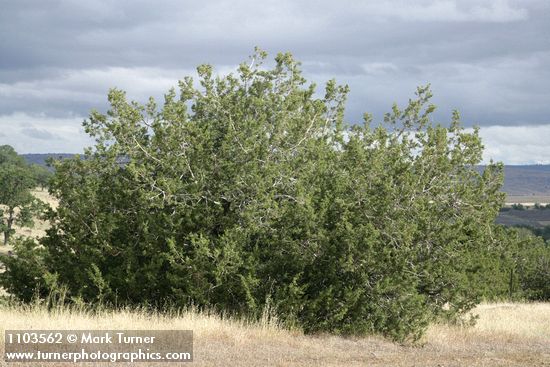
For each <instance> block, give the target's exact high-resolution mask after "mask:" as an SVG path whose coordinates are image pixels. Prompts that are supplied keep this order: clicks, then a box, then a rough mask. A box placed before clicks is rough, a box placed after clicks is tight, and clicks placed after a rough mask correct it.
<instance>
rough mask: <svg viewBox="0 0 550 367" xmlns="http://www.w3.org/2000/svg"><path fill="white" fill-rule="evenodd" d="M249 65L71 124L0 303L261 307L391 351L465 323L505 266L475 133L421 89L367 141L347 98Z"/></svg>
mask: <svg viewBox="0 0 550 367" xmlns="http://www.w3.org/2000/svg"><path fill="white" fill-rule="evenodd" d="M265 56H266V55H265V54H264V53H263V52H258V53H257V54H256V55H254V57H253V58H252V59H251V60H250V62H249V63H246V64H242V65H240V67H239V68H238V71H237V73H236V74H230V75H227V76H223V77H222V76H215V75H214V71H213V69H212V67H210V66H208V65H203V66H200V67H199V68H198V74H199V85H200V86H199V87H196V86H195V85H196V84H195V83H194V82H193V80H192V79H191V78H190V77H187V78H185V79H184V80H182V81H180V83H179V93H176V91H175V90H170V91H169V92H168V93H167V94H166V95H165V98H164V102H163V103H162V105H161V107H160V108H159V107H158V106H157V103H156V102H155V101H154V100H153V99H150V101H149V102H148V103H147V104H146V105H140V104H138V103H136V102H130V101H127V99H126V96H125V93H124V92H122V91H120V90H116V89H114V90H111V91H110V93H109V96H108V99H109V102H110V105H111V108H110V110H109V111H108V113H107V114H101V113H99V112H97V111H94V112H92V114H91V115H90V118H89V120H88V121H86V122H85V124H84V127H85V129H86V131H87V133H88V134H90V136H92V137H93V138H95V141H96V143H95V146H94V147H92V148H90V149H88V150H87V151H86V152H85V156H84V158H81V157H75V158H73V159H66V160H63V161H61V162H57V163H56V164H55V166H56V167H55V168H56V173H55V177H54V178H53V180H52V182H51V192H52V194H53V195H54V196H56V197H57V199H58V200H59V207H58V209H57V211H56V212H55V213H53V212H52V213H51V215H52V217H51V219H52V227H51V229H50V230H49V231H48V235H47V237H45V238H43V239H42V240H41V244H42V245H43V247H36V246H34V247H33V246H31V245H29V244H27V245H26V246H25V247H24V251H22V252H21V255H19V256H18V258H17V259H14V260H13V262H12V263H10V264H8V265H7V271H6V273H5V274H4V275H3V276H2V278H1V281H2V282H3V284H4V285H5V286H6V287H7V288H9V289H10V292H12V293H13V294H15V295H18V296H19V297H20V298H21V299H25V297H26V295H28V288H29V287H32V286H33V285H34V287H38V288H39V293H42V294H47V292H48V289H53V288H56V287H66V289H67V291H68V295H69V296H70V297H75V298H78V299H80V300H84V301H88V302H98V301H101V302H102V303H103V304H109V303H111V304H115V303H116V304H119V305H120V304H133V305H135V304H145V305H147V306H149V307H158V308H161V307H162V306H163V305H165V304H167V303H169V304H172V305H176V306H178V305H179V306H184V305H188V304H190V303H193V304H195V305H198V306H207V307H210V308H217V309H221V310H225V311H228V312H234V313H243V314H247V315H252V316H258V317H259V316H260V315H261V313H262V311H263V310H264V308H265V307H266V306H269V307H271V308H273V309H275V310H276V312H277V313H278V315H279V317H280V318H281V319H283V320H284V321H286V322H288V323H293V324H295V325H298V326H300V327H302V328H303V329H304V330H305V331H307V332H317V331H330V332H336V333H345V334H364V333H373V332H376V333H382V334H384V335H388V336H390V337H392V338H395V339H398V340H403V339H405V338H408V337H412V338H417V337H418V336H419V335H420V334H421V333H422V331H423V330H424V329H425V327H426V326H427V325H428V323H429V322H431V321H434V320H438V319H441V318H446V319H449V320H457V318H458V317H459V316H460V315H462V314H464V313H465V312H466V311H468V310H470V309H471V308H472V307H474V305H475V304H476V303H477V302H479V300H480V299H481V297H482V296H483V293H482V292H483V289H484V288H483V287H480V284H485V283H486V282H487V281H488V280H487V277H488V274H491V272H492V271H493V270H494V269H495V268H496V267H498V266H499V262H498V261H494V259H495V254H500V253H503V254H507V253H508V249H507V247H506V246H507V245H508V242H505V241H501V239H502V238H501V237H500V236H499V235H497V234H498V231H497V229H496V227H495V225H494V219H495V216H496V215H497V213H498V210H499V208H500V206H501V204H502V201H503V194H502V193H500V191H499V189H500V187H501V184H502V166H501V165H495V164H490V165H488V166H487V167H486V169H485V170H484V172H482V173H479V172H478V170H477V168H476V165H477V164H478V163H479V162H480V161H481V156H482V150H483V146H482V144H481V140H480V138H479V135H478V131H477V130H474V131H473V132H467V131H465V130H464V129H463V128H462V127H461V124H460V118H459V115H458V113H455V114H454V116H453V119H452V123H451V125H450V127H448V128H446V127H443V126H440V125H437V124H434V123H433V122H432V121H431V117H430V116H431V113H432V112H433V111H434V109H435V107H434V106H433V105H431V104H430V103H429V100H430V97H431V93H430V90H429V88H427V87H425V88H419V89H418V91H417V96H416V98H415V99H414V100H411V101H410V102H409V104H408V105H407V106H406V107H405V108H404V109H400V108H398V107H397V106H394V108H393V110H392V112H391V113H389V114H387V115H386V116H385V119H384V123H383V124H380V125H377V126H374V127H373V126H371V118H370V117H369V116H368V115H366V116H365V121H364V124H363V125H355V126H352V127H350V126H347V125H346V124H345V123H344V121H343V118H344V104H345V99H346V94H347V92H348V88H347V87H345V86H338V85H337V84H336V83H335V82H334V81H330V82H328V83H327V85H326V87H325V91H324V96H319V95H318V94H317V93H316V87H315V85H307V83H306V80H305V79H304V78H303V77H302V75H301V71H300V67H299V63H298V62H296V61H295V60H294V59H293V58H292V56H291V55H290V54H279V55H277V57H276V58H275V65H274V66H273V67H271V68H268V67H266V66H262V62H263V60H264V59H265ZM33 248H36V249H38V248H40V251H33V250H32V249H33ZM23 254H24V255H23ZM23 261H26V264H39V266H40V269H41V271H40V272H37V273H40V274H42V276H41V277H40V279H36V278H35V279H34V284H29V280H28V278H24V279H23V278H19V279H23V280H22V281H21V282H19V283H17V282H15V281H13V279H18V278H17V274H16V273H17V269H21V268H22V265H21V266H17V264H22V262H23ZM19 262H21V263H19ZM37 266H38V265H37ZM33 274H34V273H33ZM12 275H13V276H12ZM10 277H11V278H10ZM10 279H11V280H10ZM25 279H27V280H25Z"/></svg>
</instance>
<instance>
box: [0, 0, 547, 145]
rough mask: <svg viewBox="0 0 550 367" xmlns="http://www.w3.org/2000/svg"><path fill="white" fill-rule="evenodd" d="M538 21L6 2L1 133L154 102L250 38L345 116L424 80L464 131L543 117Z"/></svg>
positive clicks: (515, 7)
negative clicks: (119, 103)
mask: <svg viewBox="0 0 550 367" xmlns="http://www.w3.org/2000/svg"><path fill="white" fill-rule="evenodd" d="M549 16H550V3H549V2H548V1H546V0H460V1H458V0H418V1H414V2H411V1H407V0H392V1H390V0H381V1H368V2H367V1H365V2H358V1H352V0H343V1H338V2H334V1H328V0H322V1H313V0H308V1H301V2H293V1H275V0H268V1H262V2H256V1H251V0H236V1H232V2H225V1H221V0H220V1H208V2H194V1H179V0H163V1H158V2H150V1H145V0H133V1H129V0H122V1H117V2H112V1H108V0H95V1H87V2H82V1H77V0H55V1H48V2H34V1H30V0H22V1H17V2H15V1H14V2H5V4H3V5H2V12H0V54H1V55H2V58H0V128H3V127H2V126H1V124H2V121H7V120H5V119H4V120H3V119H2V118H1V116H4V117H9V116H14V115H17V114H26V115H30V116H44V117H45V118H43V119H42V121H43V122H42V123H43V124H46V123H47V124H49V125H48V126H43V128H44V129H48V131H50V130H49V129H50V127H51V126H57V124H59V123H58V122H56V121H58V120H59V121H68V120H71V119H73V118H74V116H86V115H87V114H88V112H89V111H90V110H91V109H92V108H97V109H100V110H103V109H105V108H106V107H107V106H106V92H107V90H108V89H109V88H110V87H115V86H116V87H120V88H122V89H125V90H127V91H128V94H129V96H130V97H132V98H136V99H138V100H141V101H144V100H145V99H146V98H147V97H148V96H149V95H153V96H155V97H161V96H162V94H163V93H164V92H165V91H166V89H167V88H169V87H170V86H173V85H176V82H177V79H180V78H182V77H183V76H185V75H188V74H192V73H193V70H194V67H195V66H196V65H198V64H200V63H204V62H208V63H211V64H214V65H215V66H216V67H218V68H219V69H220V70H221V71H222V72H227V71H228V70H231V68H232V67H234V66H235V65H237V64H238V63H240V62H241V61H243V60H245V59H246V56H247V55H248V54H250V53H251V52H252V49H253V47H254V46H255V45H258V46H260V47H263V48H265V49H266V50H267V51H269V52H270V53H271V54H273V53H275V52H278V51H291V52H293V53H294V54H295V56H296V57H297V58H298V59H299V60H301V61H302V62H303V67H304V72H305V74H306V76H307V77H308V78H309V79H311V80H313V81H315V82H317V83H318V84H322V83H324V82H325V81H326V80H327V79H331V78H336V79H337V81H339V82H340V83H346V84H349V85H350V87H351V94H350V96H349V99H348V101H349V103H348V113H347V118H348V120H350V121H359V120H360V118H361V116H362V114H363V112H365V111H368V112H372V113H374V115H375V117H376V118H381V117H382V114H383V113H384V112H386V111H388V109H389V108H390V106H391V104H392V103H393V102H394V101H396V102H398V103H406V101H407V100H408V98H409V97H411V96H412V95H413V92H414V90H415V89H416V86H418V85H421V84H426V83H428V82H430V83H431V84H432V88H433V90H434V94H435V97H434V102H435V103H436V104H437V105H438V106H439V109H438V112H437V113H436V115H435V118H436V119H437V120H440V121H442V122H445V121H448V119H449V116H450V113H451V110H452V109H454V108H457V109H459V110H460V111H461V112H462V115H463V117H464V121H465V123H466V124H467V125H468V126H471V125H473V124H477V125H481V126H492V125H500V126H527V125H533V126H535V125H544V124H549V123H550V119H549V118H548V116H550V105H549V104H548V101H549V100H550V83H549V82H550V69H548V67H547V66H546V65H548V64H550V37H548V36H547V35H548V34H550V23H549V22H548V21H547V20H548V19H549ZM548 138H549V139H550V136H549V137H548Z"/></svg>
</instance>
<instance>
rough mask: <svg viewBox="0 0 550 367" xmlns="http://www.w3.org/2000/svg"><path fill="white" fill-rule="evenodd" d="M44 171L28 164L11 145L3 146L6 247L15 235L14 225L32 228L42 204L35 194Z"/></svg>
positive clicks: (1, 219) (0, 167)
mask: <svg viewBox="0 0 550 367" xmlns="http://www.w3.org/2000/svg"><path fill="white" fill-rule="evenodd" d="M40 172H41V169H37V168H36V167H34V166H30V165H28V164H27V163H26V162H25V160H24V159H23V158H21V157H20V156H19V155H18V154H17V153H16V152H15V150H14V149H13V148H12V147H11V146H9V145H3V146H0V232H1V233H2V234H3V235H4V245H6V244H7V243H8V241H9V240H10V237H11V236H12V235H13V233H14V232H15V230H14V228H13V226H14V225H15V224H17V225H19V226H27V227H31V226H32V225H33V215H35V214H36V213H37V212H38V211H39V210H40V207H41V205H40V204H41V203H40V201H39V200H37V199H36V198H35V197H34V196H32V194H31V189H32V188H34V187H35V186H36V185H37V184H38V177H39V173H40Z"/></svg>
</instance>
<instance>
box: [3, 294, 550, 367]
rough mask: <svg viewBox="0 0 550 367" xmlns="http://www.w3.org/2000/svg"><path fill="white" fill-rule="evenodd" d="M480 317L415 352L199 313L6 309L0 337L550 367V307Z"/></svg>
mask: <svg viewBox="0 0 550 367" xmlns="http://www.w3.org/2000/svg"><path fill="white" fill-rule="evenodd" d="M475 312H476V313H477V314H479V316H480V318H479V320H478V323H477V325H476V326H475V327H471V328H460V327H451V326H446V325H434V326H432V327H430V329H429V330H428V332H427V334H426V336H425V337H424V339H423V340H422V341H421V343H420V344H418V345H414V346H413V345H409V346H403V345H398V344H395V343H392V342H389V341H387V340H385V339H383V338H380V337H375V336H372V337H366V338H342V337H337V336H328V335H319V336H305V335H303V334H301V333H299V332H297V331H294V332H293V331H288V330H284V329H282V328H280V327H279V326H277V324H276V323H273V322H268V321H264V322H259V323H249V322H245V321H239V320H234V319H227V318H226V319H223V318H221V317H219V316H216V315H207V314H201V313H197V312H193V311H190V312H184V313H181V314H179V315H175V316H170V317H166V316H159V315H151V314H147V313H144V312H130V311H128V312H124V311H122V312H121V311H119V312H104V313H100V314H97V315H91V314H89V313H86V312H78V311H69V310H57V311H53V312H47V311H46V310H45V309H44V308H43V307H30V308H26V309H24V308H20V307H19V308H10V307H7V306H4V307H3V308H0V334H3V333H4V330H5V329H31V328H32V329H74V328H78V329H109V330H113V329H144V330H151V329H157V330H168V329H173V330H188V329H192V330H193V332H194V360H195V361H194V362H193V363H191V364H190V365H193V366H445V367H450V366H550V304H544V303H538V304H537V303H533V304H511V303H501V304H485V305H481V306H479V307H478V308H477V309H476V310H475ZM1 343H2V342H0V354H1V353H3V348H4V346H3V344H1ZM2 363H3V364H2ZM7 365H8V364H7V363H5V362H0V366H7ZM18 365H21V364H18ZM35 365H36V364H35ZM46 365H48V366H52V365H53V364H46ZM83 365H86V366H93V365H94V364H90V363H87V364H83ZM111 365H112V364H111ZM124 365H129V364H124ZM136 365H137V366H145V365H146V364H145V363H141V364H136ZM152 365H153V366H162V365H166V364H158V363H156V364H152Z"/></svg>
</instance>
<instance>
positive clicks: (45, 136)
mask: <svg viewBox="0 0 550 367" xmlns="http://www.w3.org/2000/svg"><path fill="white" fill-rule="evenodd" d="M21 134H23V135H25V136H28V137H29V138H33V139H39V140H59V139H60V138H59V137H58V136H56V135H54V134H52V133H51V132H49V131H48V130H44V129H37V128H35V127H27V128H24V129H21Z"/></svg>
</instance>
